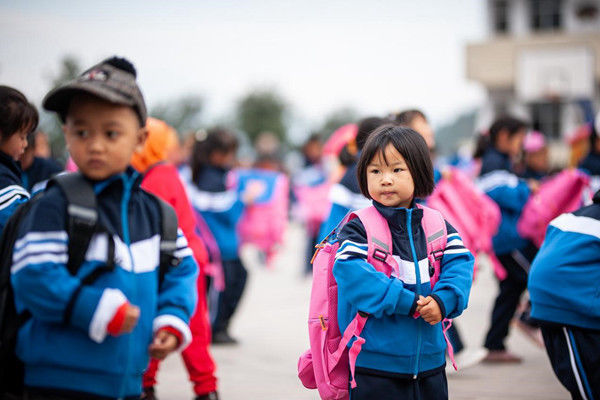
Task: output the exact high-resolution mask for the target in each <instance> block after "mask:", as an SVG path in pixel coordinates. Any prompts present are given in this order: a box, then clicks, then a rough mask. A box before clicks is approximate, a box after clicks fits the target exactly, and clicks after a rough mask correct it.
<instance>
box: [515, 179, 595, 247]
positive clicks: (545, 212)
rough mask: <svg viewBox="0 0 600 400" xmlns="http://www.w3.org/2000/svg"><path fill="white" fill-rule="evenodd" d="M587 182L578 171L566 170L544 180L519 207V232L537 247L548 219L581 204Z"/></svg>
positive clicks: (550, 219)
mask: <svg viewBox="0 0 600 400" xmlns="http://www.w3.org/2000/svg"><path fill="white" fill-rule="evenodd" d="M589 181H590V178H589V176H587V175H586V174H585V173H583V172H582V171H579V170H577V169H567V170H564V171H562V172H560V173H559V174H557V175H556V176H555V177H553V178H552V179H549V180H547V181H546V182H544V183H543V184H542V185H541V186H540V188H539V190H538V191H537V192H536V193H535V194H534V195H532V196H531V197H530V198H529V200H528V201H527V203H526V204H525V207H523V211H522V212H521V217H520V218H519V222H518V224H517V230H518V232H519V234H520V235H521V236H523V237H525V238H528V239H531V240H532V241H533V243H534V244H535V245H536V246H538V247H540V246H541V245H542V242H543V241H544V236H545V235H546V227H548V224H549V223H550V221H552V220H553V219H554V218H556V217H558V216H559V215H560V214H563V213H567V212H571V211H574V210H576V209H578V208H579V207H581V205H582V193H583V192H584V190H585V189H586V188H587V186H588V185H589Z"/></svg>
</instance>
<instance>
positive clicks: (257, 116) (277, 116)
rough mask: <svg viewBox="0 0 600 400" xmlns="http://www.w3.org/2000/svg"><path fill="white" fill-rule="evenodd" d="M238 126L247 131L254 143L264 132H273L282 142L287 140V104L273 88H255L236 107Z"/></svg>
mask: <svg viewBox="0 0 600 400" xmlns="http://www.w3.org/2000/svg"><path fill="white" fill-rule="evenodd" d="M235 115H236V122H237V126H238V127H239V128H240V129H241V130H243V131H244V132H246V134H247V135H248V137H249V139H250V141H251V142H252V143H254V142H255V141H256V138H257V137H258V136H259V135H260V134H261V133H263V132H272V133H273V134H275V136H277V137H278V138H279V139H280V140H281V141H282V142H284V143H286V142H287V129H286V123H285V120H286V117H287V105H286V102H285V101H284V100H283V98H282V97H281V96H280V95H279V94H278V93H277V92H276V91H274V90H272V89H265V88H259V89H253V90H251V91H250V92H249V93H247V94H246V95H244V96H243V97H242V98H241V99H240V100H239V101H238V103H237V107H236V113H235Z"/></svg>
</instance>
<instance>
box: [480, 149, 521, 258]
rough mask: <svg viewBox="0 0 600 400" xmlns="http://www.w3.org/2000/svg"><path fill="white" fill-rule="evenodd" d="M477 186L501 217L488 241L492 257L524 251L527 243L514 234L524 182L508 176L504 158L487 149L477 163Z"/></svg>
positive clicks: (505, 158)
mask: <svg viewBox="0 0 600 400" xmlns="http://www.w3.org/2000/svg"><path fill="white" fill-rule="evenodd" d="M477 186H478V187H479V188H480V189H481V190H483V191H484V192H485V194H487V195H488V196H490V197H491V198H492V200H494V201H495V202H496V204H498V206H499V207H500V212H501V213H502V220H501V222H500V226H499V227H498V233H497V234H496V235H495V236H494V237H493V238H492V242H493V246H494V252H495V253H496V255H503V254H508V253H510V252H512V251H513V250H521V249H523V248H525V247H526V246H527V245H528V244H529V241H528V240H527V239H524V238H522V237H521V236H520V235H519V233H518V232H517V222H518V220H519V217H520V216H521V211H522V210H523V207H524V206H525V203H527V200H528V199H529V194H530V192H529V187H528V186H527V182H526V181H525V180H523V179H519V178H518V177H517V175H515V174H514V173H513V172H512V169H511V165H510V159H509V157H508V155H506V154H504V153H500V152H499V151H498V150H496V149H495V148H490V149H488V150H487V151H486V152H485V154H484V155H483V157H482V160H481V172H480V174H479V178H478V179H477Z"/></svg>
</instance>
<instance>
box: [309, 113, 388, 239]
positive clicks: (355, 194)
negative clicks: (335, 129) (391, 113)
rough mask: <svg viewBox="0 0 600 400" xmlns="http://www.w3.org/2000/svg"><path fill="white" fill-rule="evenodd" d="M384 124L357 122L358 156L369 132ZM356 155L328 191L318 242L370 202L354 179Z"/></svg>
mask: <svg viewBox="0 0 600 400" xmlns="http://www.w3.org/2000/svg"><path fill="white" fill-rule="evenodd" d="M386 122H389V121H388V120H386V119H384V118H379V117H368V118H364V119H363V120H361V121H360V122H359V124H358V133H357V134H356V139H355V143H354V145H355V146H356V150H357V152H358V154H360V151H361V150H362V148H363V146H364V145H365V142H366V141H367V139H368V137H369V135H370V134H371V132H373V131H374V130H375V129H376V128H378V127H379V126H381V125H383V124H384V123H386ZM358 154H355V155H354V161H353V162H352V163H348V164H349V166H348V168H347V169H346V172H345V173H344V176H343V177H342V180H341V181H340V182H339V183H336V184H334V185H333V186H332V187H331V189H330V191H329V200H330V201H331V209H330V211H329V214H328V216H327V218H326V219H325V221H324V222H323V225H321V230H320V232H319V241H321V240H323V238H324V237H325V236H327V234H329V232H331V231H332V230H333V229H334V228H335V227H336V226H337V224H338V223H339V222H340V221H341V220H342V218H344V216H345V215H346V214H347V213H348V211H352V210H357V209H359V208H362V207H366V206H368V205H370V204H371V202H370V201H369V200H368V199H366V198H365V197H364V196H363V194H362V193H361V192H360V187H359V186H358V180H357V178H356V162H357V159H356V157H357V156H358Z"/></svg>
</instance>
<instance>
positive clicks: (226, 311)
mask: <svg viewBox="0 0 600 400" xmlns="http://www.w3.org/2000/svg"><path fill="white" fill-rule="evenodd" d="M237 147H238V141H237V138H236V137H235V135H234V134H233V133H231V132H229V131H227V130H225V129H221V128H216V129H212V130H210V131H208V132H206V131H198V132H196V134H195V143H194V148H193V150H192V159H191V162H190V168H184V169H182V171H181V176H182V179H183V181H184V182H185V185H186V190H187V193H188V196H189V198H190V202H191V203H192V206H193V207H194V209H195V210H196V211H197V212H199V213H200V214H201V215H202V218H204V220H205V221H206V224H207V225H208V227H209V228H210V230H211V232H212V234H213V236H214V237H215V240H216V242H217V244H218V245H219V250H220V252H221V261H222V264H223V273H224V275H225V290H224V291H223V292H220V293H219V292H216V291H214V290H213V289H212V287H213V286H214V285H211V287H210V288H209V290H210V295H209V296H210V302H209V308H210V317H211V323H212V342H213V343H215V344H231V343H235V342H236V340H235V339H234V338H232V337H231V336H230V335H229V331H228V329H229V323H230V320H231V317H232V316H233V314H234V313H235V311H236V309H237V307H238V304H239V302H240V299H241V298H242V295H243V293H244V288H245V287H246V280H247V276H248V272H247V271H246V268H245V267H244V265H243V264H242V260H240V255H239V237H238V233H237V224H238V221H239V219H240V217H241V215H242V212H243V210H244V201H243V200H244V199H243V198H240V196H238V194H237V192H236V189H235V188H230V187H228V185H227V184H226V183H227V182H226V180H227V175H228V173H229V171H230V170H231V168H232V167H233V165H234V163H235V156H236V150H237ZM242 197H243V195H242ZM247 200H248V201H250V199H247ZM215 297H216V298H215Z"/></svg>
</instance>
